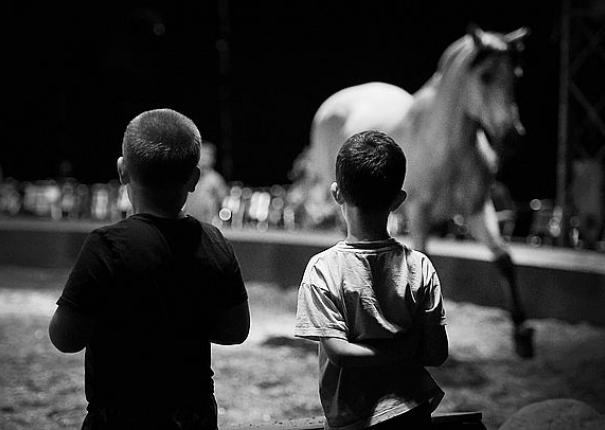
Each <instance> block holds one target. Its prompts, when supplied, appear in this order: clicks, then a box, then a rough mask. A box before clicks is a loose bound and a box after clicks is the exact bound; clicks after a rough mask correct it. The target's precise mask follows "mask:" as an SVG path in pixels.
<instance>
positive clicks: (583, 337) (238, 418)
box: [0, 267, 605, 430]
mask: <svg viewBox="0 0 605 430" xmlns="http://www.w3.org/2000/svg"><path fill="white" fill-rule="evenodd" d="M66 276H67V272H66V271H64V270H49V269H23V268H14V267H0V390H1V391H0V428H1V429H3V430H23V429H36V430H44V429H58V428H79V426H80V424H81V422H82V419H83V416H84V413H85V400H84V387H83V381H84V379H83V378H84V370H83V359H84V355H83V353H78V354H67V355H66V354H61V353H59V352H58V351H56V350H55V349H54V348H53V347H52V345H51V344H50V341H49V340H48V335H47V326H48V322H49V318H50V316H51V314H52V312H53V310H54V302H55V300H56V299H57V297H58V295H59V293H60V290H61V287H62V285H63V282H64V281H65V278H66ZM249 294H250V303H251V311H252V330H251V335H250V338H249V339H248V340H247V341H246V342H245V343H244V344H243V345H238V346H220V347H214V348H213V366H214V369H215V372H216V377H215V381H216V397H217V400H218V403H219V411H220V419H219V422H220V425H221V426H223V427H225V426H242V425H247V424H249V423H252V424H260V423H264V422H267V423H274V422H283V421H284V420H288V419H294V418H303V417H304V418H309V417H315V416H319V415H321V409H320V405H319V398H318V394H317V361H316V360H317V359H316V345H315V344H314V343H312V342H307V341H303V340H297V339H294V338H292V330H293V325H294V312H295V308H296V289H295V288H293V289H290V290H287V291H283V290H279V289H277V288H275V287H273V286H271V285H260V284H251V285H249ZM447 312H448V334H449V337H450V344H451V349H450V358H449V359H448V361H447V362H446V364H445V365H444V366H443V367H441V368H439V369H432V370H431V373H432V374H433V375H434V376H435V378H436V379H437V381H438V382H439V383H440V385H441V386H442V387H443V389H444V390H445V392H446V397H445V399H444V400H443V402H442V404H441V405H440V407H439V408H438V412H439V411H441V412H445V411H482V412H483V414H484V423H485V424H486V426H487V427H488V428H490V429H497V428H498V427H499V426H500V424H501V423H502V422H503V421H504V420H506V418H508V417H509V416H511V415H512V414H513V413H514V412H515V411H517V410H518V409H519V408H521V407H523V406H525V405H528V404H530V403H533V402H536V401H539V400H544V399H549V398H573V399H577V400H581V401H584V402H586V403H588V404H589V405H591V406H592V407H594V408H595V409H597V410H598V411H599V412H601V413H605V365H604V364H605V328H596V327H591V326H588V325H584V324H574V325H572V324H567V323H564V322H561V321H553V320H541V321H533V323H534V324H535V327H536V329H537V335H536V338H537V354H538V356H537V358H535V359H533V360H525V361H524V360H520V359H518V358H516V357H515V356H514V354H513V353H512V345H511V342H510V331H511V327H510V323H509V322H508V320H507V318H506V314H505V313H504V312H503V311H501V310H499V309H493V308H484V307H479V306H475V305H471V304H464V303H453V302H448V303H447Z"/></svg>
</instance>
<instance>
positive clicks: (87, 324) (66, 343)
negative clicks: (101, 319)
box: [48, 306, 94, 352]
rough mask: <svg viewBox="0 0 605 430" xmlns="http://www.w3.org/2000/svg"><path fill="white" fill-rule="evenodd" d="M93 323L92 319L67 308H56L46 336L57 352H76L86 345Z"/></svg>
mask: <svg viewBox="0 0 605 430" xmlns="http://www.w3.org/2000/svg"><path fill="white" fill-rule="evenodd" d="M93 323H94V321H93V319H92V318H91V317H89V316H87V315H84V314H82V313H80V312H77V311H74V310H72V309H70V308H69V307H68V306H58V307H57V309H56V310H55V313H54V315H53V317H52V319H51V321H50V325H49V327H48V334H49V336H50V340H51V342H52V343H53V345H55V347H56V348H57V349H58V350H59V351H61V352H78V351H81V350H82V349H83V348H84V347H85V346H86V345H87V344H88V342H89V340H90V337H91V335H92V330H93Z"/></svg>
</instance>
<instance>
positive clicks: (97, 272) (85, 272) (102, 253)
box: [57, 230, 113, 316]
mask: <svg viewBox="0 0 605 430" xmlns="http://www.w3.org/2000/svg"><path fill="white" fill-rule="evenodd" d="M112 261H113V258H112V253H111V247H110V245H109V243H108V242H107V240H106V239H105V237H104V236H103V234H102V233H101V232H100V231H96V230H95V231H93V232H92V233H90V234H89V235H88V237H87V238H86V240H85V241H84V244H83V245H82V248H81V250H80V253H79V254H78V257H77V260H76V263H75V265H74V267H73V269H72V270H71V273H70V275H69V278H68V279H67V283H66V284H65V287H64V288H63V293H62V294H61V297H59V300H57V304H58V305H59V306H68V307H70V308H72V309H73V310H76V311H78V312H82V313H84V314H87V315H91V316H94V315H95V314H96V313H97V312H98V310H99V309H100V307H101V306H102V304H103V303H104V301H105V298H106V297H107V295H108V292H109V288H110V286H111V283H112V278H113V275H112V270H113V268H112V264H113V263H112Z"/></svg>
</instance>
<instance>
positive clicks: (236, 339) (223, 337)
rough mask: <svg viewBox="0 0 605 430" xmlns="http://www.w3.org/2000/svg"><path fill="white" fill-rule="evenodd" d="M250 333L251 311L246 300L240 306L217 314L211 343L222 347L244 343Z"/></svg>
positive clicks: (212, 329) (211, 331)
mask: <svg viewBox="0 0 605 430" xmlns="http://www.w3.org/2000/svg"><path fill="white" fill-rule="evenodd" d="M249 332H250V309H249V307H248V301H247V300H246V301H245V302H243V303H240V304H239V305H235V306H233V307H230V308H227V309H223V310H221V311H219V312H217V315H216V321H215V324H214V325H213V327H212V328H211V329H210V332H209V338H210V342H212V343H218V344H220V345H235V344H240V343H242V342H244V341H245V340H246V339H247V338H248V333H249Z"/></svg>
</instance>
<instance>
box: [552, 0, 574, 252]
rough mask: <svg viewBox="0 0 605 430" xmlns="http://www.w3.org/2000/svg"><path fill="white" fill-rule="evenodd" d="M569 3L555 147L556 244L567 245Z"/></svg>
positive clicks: (564, 0)
mask: <svg viewBox="0 0 605 430" xmlns="http://www.w3.org/2000/svg"><path fill="white" fill-rule="evenodd" d="M569 2H570V0H561V36H560V62H559V64H560V66H559V130H558V145H557V195H556V202H555V203H556V208H557V210H558V211H559V214H560V228H561V231H560V234H559V237H558V238H557V244H558V245H560V246H565V245H567V244H568V243H569V237H568V236H569V235H568V227H569V222H568V220H569V208H568V196H567V183H568V170H569V169H568V166H569V151H568V120H569V115H568V111H569V12H570V11H569Z"/></svg>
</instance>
